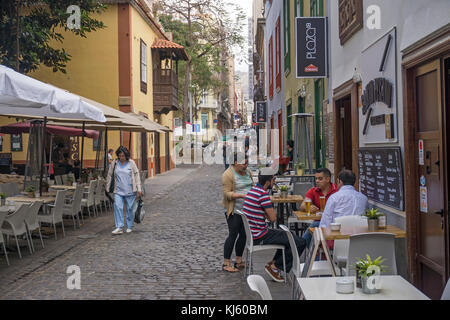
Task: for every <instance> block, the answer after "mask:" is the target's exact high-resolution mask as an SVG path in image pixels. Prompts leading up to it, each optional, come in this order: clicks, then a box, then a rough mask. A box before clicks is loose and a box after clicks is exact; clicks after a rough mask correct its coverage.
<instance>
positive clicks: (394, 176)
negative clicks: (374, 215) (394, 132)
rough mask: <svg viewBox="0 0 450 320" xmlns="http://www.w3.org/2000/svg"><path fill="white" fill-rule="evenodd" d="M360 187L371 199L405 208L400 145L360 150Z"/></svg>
mask: <svg viewBox="0 0 450 320" xmlns="http://www.w3.org/2000/svg"><path fill="white" fill-rule="evenodd" d="M358 162H359V188H360V191H361V192H362V193H363V194H365V195H366V196H367V197H368V198H369V199H370V200H373V201H375V202H379V203H381V204H384V205H386V206H389V207H392V208H395V209H398V210H401V211H403V210H404V191H403V190H404V188H403V165H402V157H401V150H400V147H391V148H360V149H359V150H358Z"/></svg>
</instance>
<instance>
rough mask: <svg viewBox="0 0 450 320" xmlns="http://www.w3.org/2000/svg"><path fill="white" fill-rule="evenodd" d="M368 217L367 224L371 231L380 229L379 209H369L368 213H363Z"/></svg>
mask: <svg viewBox="0 0 450 320" xmlns="http://www.w3.org/2000/svg"><path fill="white" fill-rule="evenodd" d="M363 216H366V217H367V224H368V227H369V231H377V230H378V209H373V208H372V209H367V210H366V213H365V214H364V215H363Z"/></svg>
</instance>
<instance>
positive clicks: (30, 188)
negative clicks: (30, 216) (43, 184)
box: [25, 186, 36, 198]
mask: <svg viewBox="0 0 450 320" xmlns="http://www.w3.org/2000/svg"><path fill="white" fill-rule="evenodd" d="M25 192H26V193H28V197H29V198H34V197H35V194H34V193H35V192H36V188H35V187H34V186H28V187H26V188H25Z"/></svg>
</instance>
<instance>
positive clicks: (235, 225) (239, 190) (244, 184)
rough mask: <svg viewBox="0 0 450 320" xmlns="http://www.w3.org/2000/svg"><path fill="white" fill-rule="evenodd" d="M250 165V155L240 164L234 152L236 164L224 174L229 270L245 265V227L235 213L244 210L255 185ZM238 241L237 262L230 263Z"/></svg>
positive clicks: (225, 264)
mask: <svg viewBox="0 0 450 320" xmlns="http://www.w3.org/2000/svg"><path fill="white" fill-rule="evenodd" d="M247 167H248V157H247V156H245V163H244V164H239V163H238V159H237V153H235V154H234V164H233V165H232V166H230V167H229V168H228V169H227V170H225V172H224V173H223V175H222V184H223V202H222V204H223V206H224V207H225V209H226V211H225V218H226V220H227V224H228V230H229V234H228V238H227V239H226V240H225V244H224V262H223V265H222V270H224V271H228V272H238V271H239V269H242V268H244V267H245V264H244V262H242V253H243V252H244V248H245V240H246V236H245V229H244V224H243V223H242V219H241V217H240V216H239V215H237V214H234V211H235V210H242V206H243V204H244V199H245V196H246V195H247V192H248V191H249V190H250V189H251V188H252V186H253V179H252V174H251V172H250V170H248V169H247ZM236 239H237V241H236ZM235 242H236V248H235V250H236V263H235V265H234V266H232V265H231V263H230V258H231V254H232V253H233V248H234V247H235Z"/></svg>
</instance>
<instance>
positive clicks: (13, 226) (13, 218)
mask: <svg viewBox="0 0 450 320" xmlns="http://www.w3.org/2000/svg"><path fill="white" fill-rule="evenodd" d="M29 208H30V205H29V204H21V205H20V207H19V208H18V209H17V210H16V211H15V212H14V213H12V214H10V215H8V216H6V218H5V220H4V221H3V225H2V226H1V231H2V232H3V233H4V234H6V235H7V236H8V237H9V236H14V237H15V239H16V245H17V252H18V254H19V258H20V259H22V253H21V252H20V246H19V241H18V240H17V236H21V235H25V238H26V240H27V243H28V248H29V250H30V254H32V253H33V250H32V249H31V243H30V239H29V238H28V231H27V227H26V225H25V216H26V215H27V214H28V212H27V211H28V210H29Z"/></svg>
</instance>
